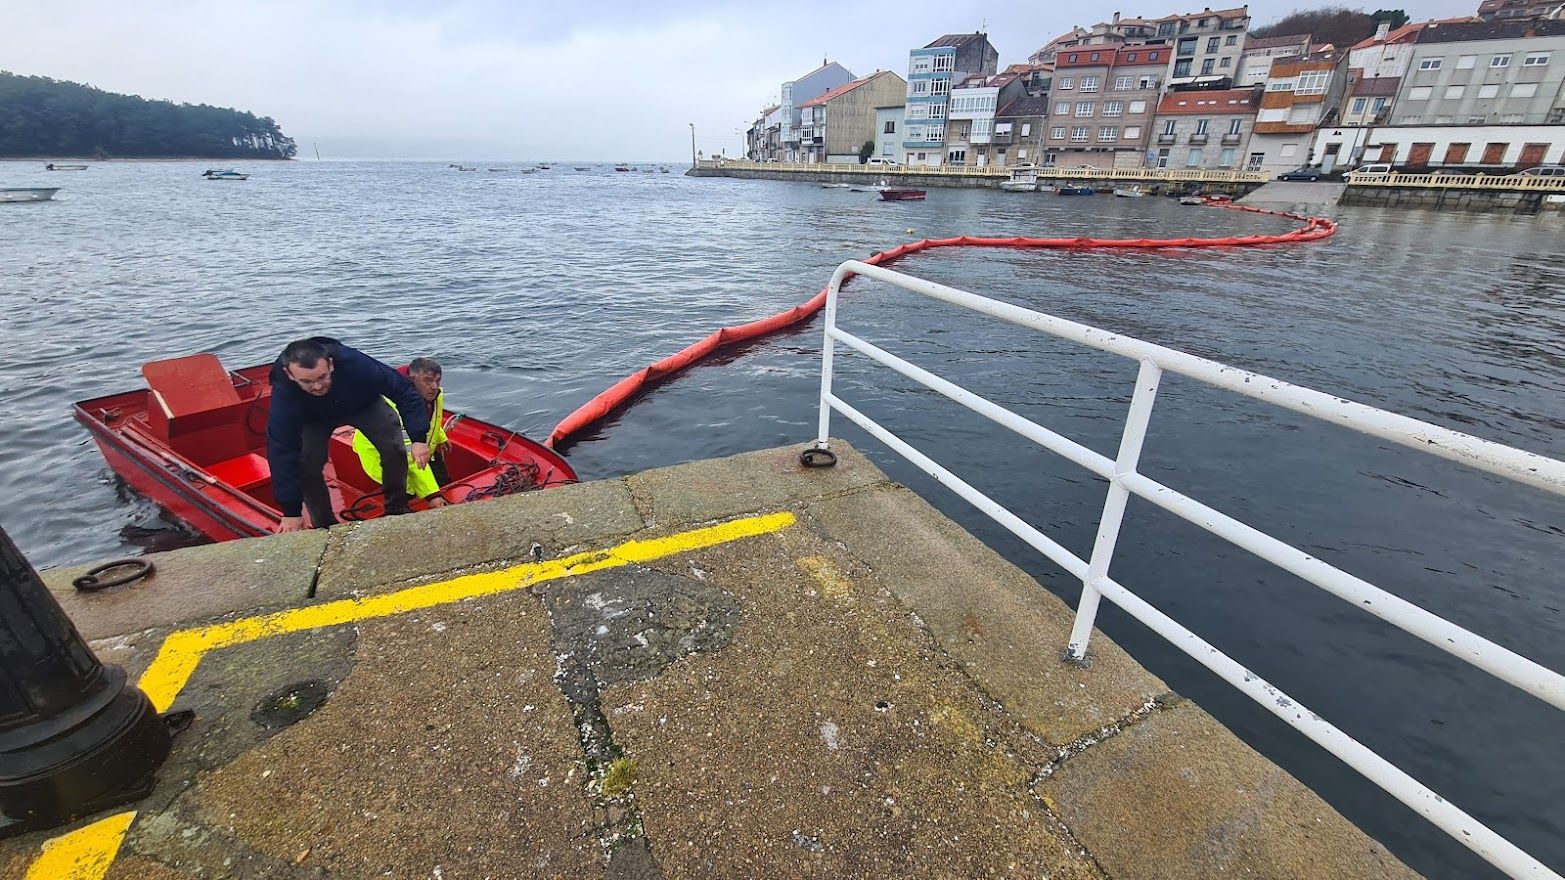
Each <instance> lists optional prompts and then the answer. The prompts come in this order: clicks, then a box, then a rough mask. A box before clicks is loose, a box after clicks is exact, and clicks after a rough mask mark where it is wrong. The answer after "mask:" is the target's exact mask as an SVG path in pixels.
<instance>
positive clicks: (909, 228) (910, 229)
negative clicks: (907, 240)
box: [907, 226, 913, 235]
mask: <svg viewBox="0 0 1565 880" xmlns="http://www.w3.org/2000/svg"><path fill="white" fill-rule="evenodd" d="M907 234H908V235H912V234H913V227H911V226H909V227H908V229H907Z"/></svg>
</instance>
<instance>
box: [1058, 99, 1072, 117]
mask: <svg viewBox="0 0 1565 880" xmlns="http://www.w3.org/2000/svg"><path fill="white" fill-rule="evenodd" d="M1054 115H1055V116H1069V115H1071V102H1069V101H1060V102H1059V103H1057V104H1055V105H1054Z"/></svg>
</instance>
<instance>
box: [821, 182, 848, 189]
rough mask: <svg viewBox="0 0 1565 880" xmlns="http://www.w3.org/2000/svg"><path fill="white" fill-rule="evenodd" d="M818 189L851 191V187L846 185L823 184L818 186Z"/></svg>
mask: <svg viewBox="0 0 1565 880" xmlns="http://www.w3.org/2000/svg"><path fill="white" fill-rule="evenodd" d="M820 187H821V189H852V187H851V186H849V185H848V184H846V183H823V184H821V185H820Z"/></svg>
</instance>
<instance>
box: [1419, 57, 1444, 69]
mask: <svg viewBox="0 0 1565 880" xmlns="http://www.w3.org/2000/svg"><path fill="white" fill-rule="evenodd" d="M1444 62H1445V59H1444V58H1425V59H1424V60H1422V61H1420V62H1418V69H1419V70H1439V69H1440V65H1441V64H1442V63H1444Z"/></svg>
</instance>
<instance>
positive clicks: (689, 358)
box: [546, 199, 1337, 447]
mask: <svg viewBox="0 0 1565 880" xmlns="http://www.w3.org/2000/svg"><path fill="white" fill-rule="evenodd" d="M1207 204H1208V205H1212V206H1214V207H1221V208H1230V209H1232V210H1236V211H1249V212H1252V213H1256V214H1274V215H1276V216H1279V217H1287V218H1289V219H1292V220H1302V221H1304V225H1303V226H1300V227H1298V228H1297V229H1294V230H1291V231H1289V232H1284V233H1280V234H1277V235H1239V236H1229V237H1226V238H1025V237H1022V236H1017V237H1015V238H977V237H974V236H969V235H962V236H958V237H956V238H935V239H929V238H926V239H924V240H922V241H914V242H909V243H907V244H904V245H899V246H897V247H894V248H892V249H891V250H888V251H881V252H879V253H877V254H875V255H874V256H872V257H870V258H869V259H867V260H865V261H864V262H866V263H869V264H870V265H872V266H883V265H885V264H887V263H891V262H895V261H896V260H900V259H901V258H903V257H905V256H907V255H908V254H916V253H918V252H919V251H923V250H929V249H930V248H942V247H1006V248H1050V249H1056V250H1096V249H1101V248H1134V249H1139V250H1157V249H1161V248H1208V247H1253V246H1256V245H1268V244H1295V243H1299V242H1306V241H1319V240H1321V239H1323V238H1327V237H1329V236H1331V235H1332V234H1334V233H1336V231H1337V224H1336V223H1333V222H1332V221H1330V220H1327V219H1326V218H1324V217H1307V216H1305V215H1303V214H1290V213H1287V212H1284V211H1267V210H1264V209H1262V208H1252V207H1249V206H1247V205H1235V204H1232V203H1231V202H1229V201H1227V200H1226V199H1209V200H1208V201H1207ZM843 284H844V285H846V284H847V281H846V280H844V281H843ZM825 305H826V290H825V289H824V288H823V289H822V290H821V292H820V293H817V294H816V295H815V296H813V297H811V298H810V299H809V300H808V301H807V302H804V303H801V304H799V305H796V306H794V307H793V308H791V309H789V310H787V311H786V312H779V313H778V314H775V315H772V316H771V317H768V318H762V319H760V320H759V321H751V322H750V323H748V324H740V325H739V326H737V327H724V328H723V329H721V330H719V331H717V332H716V333H713V334H712V335H711V336H708V337H706V338H705V339H703V340H701V341H700V342H697V343H696V344H694V345H692V346H690V347H689V348H686V349H684V350H683V351H680V352H678V353H676V354H672V355H670V356H668V357H666V358H664V359H663V360H660V361H658V362H657V363H655V364H652V365H651V366H649V367H644V368H642V369H640V370H637V371H636V372H634V373H632V374H630V375H629V376H626V377H625V378H623V379H621V380H619V381H618V382H616V383H614V384H613V385H612V386H610V387H609V388H608V389H607V390H605V391H604V392H603V393H601V394H599V395H598V396H597V397H594V398H593V399H592V400H589V401H587V403H585V404H583V405H582V406H581V407H580V408H578V409H577V410H576V411H575V412H573V413H571V414H570V415H568V416H566V417H565V419H564V420H563V421H561V422H560V423H559V424H558V425H556V426H555V427H554V431H553V433H551V434H550V435H549V440H548V443H547V444H546V445H548V446H551V447H557V446H559V445H560V444H561V443H563V442H565V441H566V440H568V439H569V438H570V437H572V436H573V435H575V434H577V433H579V432H580V431H582V430H584V429H586V428H587V427H588V426H589V425H591V424H593V423H594V422H596V421H598V420H599V419H601V418H603V417H604V416H606V415H608V414H609V413H610V412H612V411H613V410H615V409H617V408H619V407H620V406H622V405H623V404H624V403H625V402H626V401H628V400H630V398H632V397H634V396H635V395H636V393H637V392H639V391H640V390H641V389H642V388H644V387H646V386H647V385H650V384H652V383H653V382H657V381H659V380H661V379H664V378H667V377H668V376H671V375H673V374H675V373H677V372H679V371H680V370H683V369H684V368H686V367H688V366H690V365H691V364H693V363H696V362H697V361H700V360H701V359H703V358H705V357H706V356H708V355H710V354H711V353H712V352H714V351H716V350H717V349H719V348H722V347H723V346H725V345H732V344H734V343H736V342H744V341H746V340H749V339H755V338H757V337H760V336H765V335H766V334H768V333H775V332H777V331H778V330H781V329H783V328H785V327H791V326H793V325H794V324H797V323H799V322H800V321H803V320H804V319H806V318H808V317H810V316H812V315H814V314H815V313H816V312H818V311H820V310H821V308H822V307H823V306H825Z"/></svg>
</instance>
